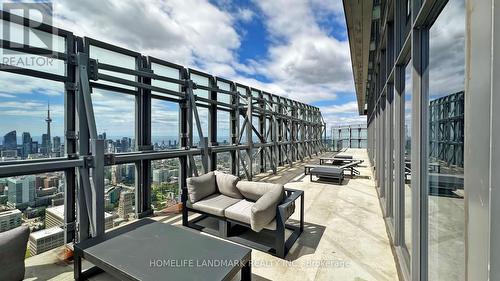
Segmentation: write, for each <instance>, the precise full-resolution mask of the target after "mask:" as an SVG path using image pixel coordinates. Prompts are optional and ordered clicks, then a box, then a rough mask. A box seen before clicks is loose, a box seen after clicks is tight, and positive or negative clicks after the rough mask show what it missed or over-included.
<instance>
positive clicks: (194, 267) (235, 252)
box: [74, 218, 251, 280]
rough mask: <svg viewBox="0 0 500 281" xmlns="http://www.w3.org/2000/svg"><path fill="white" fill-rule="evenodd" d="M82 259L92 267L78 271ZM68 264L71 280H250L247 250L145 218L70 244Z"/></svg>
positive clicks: (249, 258)
mask: <svg viewBox="0 0 500 281" xmlns="http://www.w3.org/2000/svg"><path fill="white" fill-rule="evenodd" d="M82 258H83V259H85V260H87V261H89V262H90V263H92V264H94V265H95V266H94V267H92V268H90V269H87V270H86V271H84V272H82ZM74 259H75V265H74V277H75V280H84V279H86V278H88V277H89V276H91V275H93V274H95V273H97V272H102V271H105V272H107V273H109V274H111V275H113V276H114V277H116V278H118V279H120V280H232V279H233V278H234V277H235V276H236V274H238V272H239V271H241V280H251V267H250V260H251V250H250V249H248V248H246V247H243V246H240V245H236V244H233V243H230V242H226V241H223V240H220V239H217V238H213V237H210V236H207V235H202V234H199V233H195V232H192V231H190V230H186V229H182V228H180V227H176V226H172V225H168V224H165V223H161V222H157V221H155V220H152V219H148V218H146V219H141V220H138V221H136V222H133V223H131V224H129V225H126V226H123V227H120V228H118V229H115V230H111V231H109V232H107V233H105V234H104V235H103V236H102V237H96V238H91V239H87V240H85V241H83V242H81V243H77V244H75V245H74Z"/></svg>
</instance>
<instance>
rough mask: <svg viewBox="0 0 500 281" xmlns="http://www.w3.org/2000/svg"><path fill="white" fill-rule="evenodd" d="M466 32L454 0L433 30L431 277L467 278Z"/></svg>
mask: <svg viewBox="0 0 500 281" xmlns="http://www.w3.org/2000/svg"><path fill="white" fill-rule="evenodd" d="M464 37H465V1H464V0H450V1H449V2H448V3H447V5H446V6H445V7H444V9H443V10H442V12H441V13H440V15H439V16H438V18H437V19H436V21H435V22H434V23H433V24H432V26H431V28H430V30H429V77H430V79H429V96H428V101H429V104H428V116H429V120H428V123H427V127H428V136H429V139H428V144H429V146H428V152H429V153H428V154H429V155H428V156H429V157H428V158H427V161H426V163H427V164H428V169H427V175H428V176H427V185H428V192H429V197H428V206H429V218H428V228H429V233H428V239H429V249H428V252H429V260H428V265H429V280H465V270H464V269H465V247H464V244H465V243H464V229H465V214H464V168H463V122H464V112H463V109H464V107H463V90H464V65H465V54H464V45H465V40H464ZM460 96H461V98H460Z"/></svg>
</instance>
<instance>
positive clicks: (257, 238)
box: [196, 217, 326, 261]
mask: <svg viewBox="0 0 500 281" xmlns="http://www.w3.org/2000/svg"><path fill="white" fill-rule="evenodd" d="M287 224H290V225H293V226H299V221H298V220H294V219H289V220H288V221H287ZM196 225H197V226H200V227H201V228H200V229H201V230H202V231H203V232H206V233H209V234H212V235H215V236H218V235H217V231H218V225H219V224H218V220H217V219H216V218H211V217H207V218H204V219H201V220H199V221H198V222H196ZM325 229H326V228H325V227H324V226H322V225H318V224H313V223H308V222H304V231H303V232H302V234H301V235H300V237H299V238H298V239H297V241H295V244H294V245H293V246H292V248H291V249H290V251H289V252H288V255H287V256H286V257H285V259H286V260H288V261H293V260H296V259H298V258H300V257H302V256H305V255H310V254H314V253H315V252H316V249H317V248H318V245H319V242H320V241H321V238H322V237H323V234H324V232H325ZM290 234H291V231H290V230H288V229H287V230H286V234H285V237H286V238H288V237H289V235H290ZM231 237H233V238H234V237H237V238H238V240H241V241H242V242H243V243H244V244H246V246H249V245H252V244H259V245H262V246H264V247H265V248H267V249H271V248H273V247H274V241H275V237H274V233H273V232H271V231H266V230H263V231H260V232H254V231H252V230H251V229H249V228H247V227H244V226H241V225H235V226H233V227H232V229H231ZM233 242H236V243H239V242H237V241H233ZM249 247H250V248H253V247H251V246H249ZM259 250H261V249H259Z"/></svg>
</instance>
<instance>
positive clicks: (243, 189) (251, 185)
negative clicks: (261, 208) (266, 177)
mask: <svg viewBox="0 0 500 281" xmlns="http://www.w3.org/2000/svg"><path fill="white" fill-rule="evenodd" d="M236 187H237V188H238V190H239V191H240V193H241V194H242V195H243V197H245V198H246V199H248V200H250V201H257V200H259V198H260V197H261V196H262V195H264V194H265V193H266V192H267V191H269V190H272V189H280V190H282V191H283V185H281V184H273V183H266V182H253V181H239V182H238V183H237V184H236ZM283 192H284V191H283Z"/></svg>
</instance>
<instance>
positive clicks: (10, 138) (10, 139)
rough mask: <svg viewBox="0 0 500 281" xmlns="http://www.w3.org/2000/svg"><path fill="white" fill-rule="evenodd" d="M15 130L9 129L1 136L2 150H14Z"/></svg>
mask: <svg viewBox="0 0 500 281" xmlns="http://www.w3.org/2000/svg"><path fill="white" fill-rule="evenodd" d="M16 134H17V133H16V131H15V130H14V131H10V132H8V133H7V134H6V135H5V136H4V137H3V148H4V150H16V149H17V135H16Z"/></svg>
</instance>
